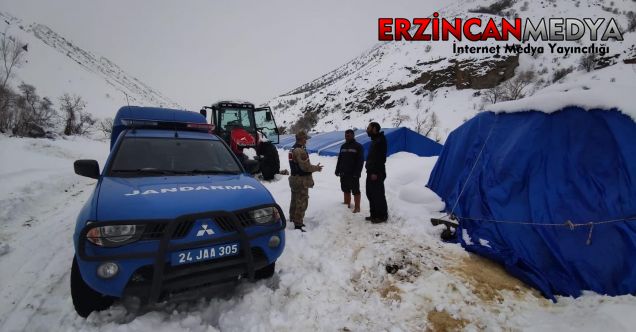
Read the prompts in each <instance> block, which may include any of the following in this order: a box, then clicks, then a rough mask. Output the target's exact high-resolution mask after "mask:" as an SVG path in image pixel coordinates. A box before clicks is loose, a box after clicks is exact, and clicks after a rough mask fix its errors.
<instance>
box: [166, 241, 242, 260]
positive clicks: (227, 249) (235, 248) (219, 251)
mask: <svg viewBox="0 0 636 332" xmlns="http://www.w3.org/2000/svg"><path fill="white" fill-rule="evenodd" d="M238 253H239V245H238V243H229V244H221V245H217V246H214V247H204V248H197V249H188V250H182V251H177V252H173V253H172V257H171V262H172V265H181V264H190V263H196V262H201V261H208V260H212V259H217V258H222V257H228V256H236V255H238Z"/></svg>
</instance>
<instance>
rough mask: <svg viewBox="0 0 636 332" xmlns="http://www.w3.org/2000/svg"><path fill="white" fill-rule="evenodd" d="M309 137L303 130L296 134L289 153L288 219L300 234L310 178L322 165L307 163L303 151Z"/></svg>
mask: <svg viewBox="0 0 636 332" xmlns="http://www.w3.org/2000/svg"><path fill="white" fill-rule="evenodd" d="M310 138H311V137H310V136H309V135H307V133H306V132H305V131H304V130H301V131H299V132H298V133H296V144H294V146H293V147H292V149H291V151H289V168H290V169H291V175H290V176H289V187H290V188H291V203H290V204H289V219H290V220H291V221H292V222H293V223H294V226H295V229H299V230H301V231H302V232H304V231H305V230H304V229H303V227H304V226H305V224H304V223H303V219H304V218H305V211H306V210H307V204H308V203H309V202H308V201H309V188H313V186H314V179H313V177H312V176H311V173H313V172H320V171H322V165H320V163H318V165H312V164H311V162H310V161H309V155H308V154H307V151H306V150H305V144H307V140H308V139H310Z"/></svg>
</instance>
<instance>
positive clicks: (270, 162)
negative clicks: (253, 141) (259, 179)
mask: <svg viewBox="0 0 636 332" xmlns="http://www.w3.org/2000/svg"><path fill="white" fill-rule="evenodd" d="M257 153H258V155H259V156H262V157H261V160H260V162H259V164H260V169H261V174H262V175H263V180H265V181H271V180H273V179H274V176H275V175H276V174H278V172H279V171H280V158H279V157H278V150H276V146H274V144H272V143H271V142H262V143H261V144H259V151H257Z"/></svg>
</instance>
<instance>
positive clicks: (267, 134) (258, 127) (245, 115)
mask: <svg viewBox="0 0 636 332" xmlns="http://www.w3.org/2000/svg"><path fill="white" fill-rule="evenodd" d="M208 111H210V112H208ZM201 114H202V115H203V116H205V117H206V119H208V121H210V123H211V124H213V125H214V133H215V134H216V135H218V136H219V137H221V138H222V139H223V140H225V141H226V142H227V143H228V144H229V145H230V148H231V149H232V151H233V152H234V153H235V154H236V155H237V156H238V157H239V158H240V159H241V160H242V161H243V162H244V163H248V162H249V160H248V159H249V158H248V157H247V156H246V155H245V154H244V153H243V152H244V151H243V150H244V149H246V148H248V149H249V148H252V149H254V150H255V151H256V155H257V160H258V162H259V166H260V169H261V171H262V174H263V177H264V178H265V179H268V180H269V179H271V178H273V177H274V174H275V173H278V171H279V170H280V161H279V157H278V152H277V150H276V147H275V146H274V145H275V144H278V140H279V137H278V134H279V133H278V127H277V126H276V122H275V121H274V116H273V115H272V111H271V109H270V108H269V107H254V104H252V103H248V102H231V101H221V102H217V103H215V104H213V105H212V106H204V107H202V108H201ZM274 172H275V173H274Z"/></svg>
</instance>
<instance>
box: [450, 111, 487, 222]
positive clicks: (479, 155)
mask: <svg viewBox="0 0 636 332" xmlns="http://www.w3.org/2000/svg"><path fill="white" fill-rule="evenodd" d="M497 120H499V117H498V114H497V113H495V121H494V122H493V123H492V126H491V127H490V131H488V135H487V136H486V139H485V140H484V144H483V145H482V146H481V150H480V151H479V154H478V155H477V158H476V159H475V163H474V164H473V167H472V168H471V169H470V172H469V173H468V177H467V178H466V181H464V185H463V186H462V190H461V191H460V192H459V195H458V196H457V199H456V200H455V204H453V208H452V209H451V212H450V215H451V218H452V216H454V215H455V208H456V207H457V203H459V199H460V198H461V197H462V195H463V194H464V190H465V189H466V185H467V184H468V181H470V178H471V177H472V176H473V171H474V170H475V167H476V166H477V163H478V162H479V159H480V158H481V155H482V153H483V152H484V149H485V148H486V143H488V140H489V139H490V135H491V134H492V130H493V129H494V128H495V125H496V124H497Z"/></svg>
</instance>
